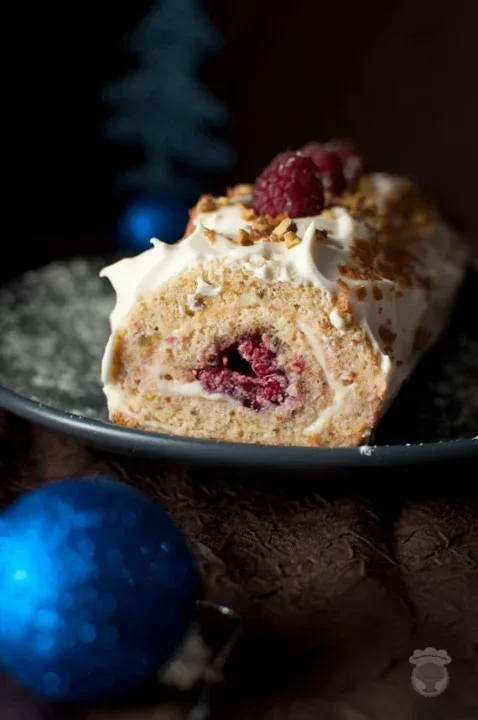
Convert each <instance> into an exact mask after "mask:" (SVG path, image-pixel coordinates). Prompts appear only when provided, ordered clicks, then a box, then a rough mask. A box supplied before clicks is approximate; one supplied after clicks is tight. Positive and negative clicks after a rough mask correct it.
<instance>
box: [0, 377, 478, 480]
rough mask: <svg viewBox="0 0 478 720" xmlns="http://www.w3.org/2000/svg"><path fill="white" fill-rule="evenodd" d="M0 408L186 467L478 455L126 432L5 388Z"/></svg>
mask: <svg viewBox="0 0 478 720" xmlns="http://www.w3.org/2000/svg"><path fill="white" fill-rule="evenodd" d="M0 407H2V408H3V409H4V410H6V411H8V412H11V413H12V414H14V415H16V416H18V417H21V418H23V419H24V420H27V421H29V422H32V423H37V424H38V425H41V426H43V427H46V428H47V429H49V430H53V431H57V432H60V433H62V434H66V435H69V436H72V437H74V438H76V439H77V440H80V441H81V442H83V443H84V444H85V445H86V446H94V447H97V448H101V449H103V450H107V451H114V452H119V453H120V454H122V455H129V456H133V457H135V456H136V457H138V456H140V457H148V458H152V457H154V458H160V459H162V460H165V461H166V460H173V461H178V462H180V463H181V464H190V465H191V464H201V465H235V466H238V467H249V468H256V469H261V468H262V469H280V470H340V469H342V470H344V469H352V468H354V469H356V468H366V467H369V468H371V467H372V466H374V467H377V466H380V467H390V466H406V465H416V464H424V463H430V462H437V461H440V460H442V461H443V460H454V459H455V460H457V459H460V460H464V459H466V458H471V457H478V436H476V437H474V438H460V439H456V440H443V441H438V442H430V443H410V444H406V445H403V444H401V445H371V446H365V447H370V448H371V451H370V453H367V452H364V451H361V449H360V448H359V447H345V448H327V447H310V448H309V447H300V446H275V445H259V444H248V443H232V442H223V441H217V440H201V439H198V438H190V437H181V436H179V435H163V434H160V433H153V432H148V431H144V430H136V429H132V428H125V427H121V426H119V425H114V424H113V423H109V422H105V421H102V420H95V419H94V418H88V417H85V416H83V415H77V414H75V413H68V412H66V411H64V410H59V409H57V408H54V407H52V406H50V405H46V404H44V403H42V402H39V401H36V400H32V399H31V398H28V397H26V396H24V395H21V394H19V393H16V392H14V391H13V390H9V389H8V388H6V387H4V386H2V385H0Z"/></svg>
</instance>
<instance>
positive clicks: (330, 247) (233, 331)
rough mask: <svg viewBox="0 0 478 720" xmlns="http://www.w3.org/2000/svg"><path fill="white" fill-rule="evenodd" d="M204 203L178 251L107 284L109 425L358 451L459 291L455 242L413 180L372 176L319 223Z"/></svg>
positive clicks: (142, 262) (336, 201) (155, 254)
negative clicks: (111, 300)
mask: <svg viewBox="0 0 478 720" xmlns="http://www.w3.org/2000/svg"><path fill="white" fill-rule="evenodd" d="M252 195H253V187H252V186H246V185H242V186H238V187H237V188H234V189H232V190H231V191H230V192H229V194H228V195H227V196H224V197H221V198H213V197H211V196H204V197H203V198H201V199H200V200H199V202H198V204H197V205H196V207H195V208H194V209H193V211H192V212H191V218H190V223H189V225H188V228H187V230H186V234H185V236H184V238H183V239H182V240H181V241H180V242H179V243H177V244H176V245H173V246H171V245H166V244H163V243H161V242H160V241H158V240H153V241H152V243H153V247H152V248H151V249H150V250H148V251H146V252H145V253H142V254H141V255H139V256H138V257H136V258H132V259H125V260H121V261H120V262H119V263H116V264H114V265H112V266H110V267H108V268H106V269H105V270H103V271H102V275H103V276H105V277H108V278H109V280H110V281H111V283H112V284H113V287H114V288H115V290H116V293H117V303H116V307H115V309H114V311H113V313H112V315H111V327H112V334H111V337H110V339H109V341H108V346H107V348H106V352H105V356H104V359H103V367H102V376H103V384H104V391H105V395H106V398H107V403H108V409H109V416H110V419H111V421H112V422H113V423H116V424H119V425H123V426H127V427H131V428H140V429H145V430H149V431H153V432H159V433H166V434H174V435H182V436H189V437H194V438H206V439H215V440H223V441H233V442H245V443H260V444H269V445H295V446H307V445H315V446H329V447H338V446H356V445H360V444H362V443H364V442H367V440H368V438H369V437H370V434H371V433H372V431H373V430H374V428H375V426H376V424H377V422H378V420H379V419H380V417H381V415H382V414H383V412H384V411H385V409H386V408H387V407H388V405H389V403H390V402H391V400H392V399H393V397H394V396H395V394H396V393H397V392H398V390H399V388H400V386H401V385H402V383H403V381H404V380H405V378H406V377H407V376H408V375H409V374H410V372H411V371H412V369H413V367H414V366H415V364H416V363H417V361H418V359H419V357H420V356H421V354H422V353H423V351H424V350H425V349H426V348H427V347H429V346H430V345H431V344H432V343H433V342H434V340H435V339H436V338H437V337H438V335H439V334H440V332H441V329H442V328H443V326H444V324H445V322H446V317H447V314H448V312H449V310H450V308H451V305H452V301H453V297H454V295H455V292H456V290H457V288H458V286H459V284H460V282H461V280H462V278H463V275H464V273H465V268H466V264H467V258H468V253H467V250H466V246H465V244H464V243H463V241H462V240H461V239H460V238H458V237H457V235H456V234H455V233H454V232H453V231H452V230H451V229H450V228H448V227H447V226H446V225H445V224H444V223H443V222H442V221H441V220H440V219H439V217H438V216H437V214H436V213H435V212H434V211H433V210H432V208H431V207H430V206H429V205H428V204H427V203H425V202H424V201H423V200H422V199H421V197H420V196H419V194H418V193H417V191H416V189H415V188H414V186H413V184H412V183H410V181H408V180H405V179H402V178H395V177H393V176H388V175H383V174H374V175H367V176H365V177H363V178H362V179H361V181H360V184H359V186H358V187H357V188H356V189H355V191H354V192H345V193H344V194H343V196H342V197H341V198H333V197H329V198H326V200H325V205H324V208H323V209H322V210H321V212H320V213H318V214H317V215H315V216H308V217H295V218H291V217H289V216H288V215H287V214H286V213H280V214H279V215H276V216H275V217H272V216H265V215H259V214H258V213H257V211H256V210H255V209H254V207H253V202H252Z"/></svg>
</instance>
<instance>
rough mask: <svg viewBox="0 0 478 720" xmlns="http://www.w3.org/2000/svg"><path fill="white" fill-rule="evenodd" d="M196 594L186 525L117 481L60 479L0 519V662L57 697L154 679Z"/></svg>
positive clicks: (91, 696)
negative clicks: (183, 529)
mask: <svg viewBox="0 0 478 720" xmlns="http://www.w3.org/2000/svg"><path fill="white" fill-rule="evenodd" d="M197 597H198V586H197V576H196V571H195V565H194V562H193V559H192V556H191V554H190V552H189V550H188V548H187V546H186V543H185V541H184V538H183V536H182V534H181V533H180V531H179V530H178V528H177V527H176V526H175V525H174V524H173V522H172V521H171V520H170V518H169V516H168V515H167V514H166V512H165V511H164V510H163V509H162V508H161V507H160V505H158V504H157V503H156V502H154V501H153V500H151V499H150V498H148V497H147V496H146V495H143V494H142V493H139V492H138V491H136V490H134V489H133V488H130V487H128V486H126V485H123V484H120V483H118V482H116V481H114V480H111V479H108V478H95V479H85V480H64V481H62V482H59V483H54V484H52V485H49V486H46V487H43V488H41V489H39V490H37V491H35V492H32V493H28V494H26V495H24V496H23V497H21V498H20V499H19V500H18V501H17V502H15V503H13V504H12V505H11V506H10V507H9V508H7V510H6V511H4V512H3V513H2V514H1V515H0V665H2V666H3V667H4V669H5V670H6V671H7V672H9V673H10V674H11V675H12V676H13V677H14V678H16V680H17V681H19V682H20V683H22V684H23V685H25V686H27V687H29V688H30V689H31V690H33V691H35V692H37V693H39V694H40V695H42V696H44V697H46V698H48V699H50V700H59V701H68V702H69V701H74V702H89V701H94V700H100V699H102V698H105V697H106V696H108V695H112V694H116V693H120V692H123V691H127V690H128V689H130V688H132V687H133V686H135V685H137V684H139V683H140V682H142V681H144V680H147V679H149V678H151V677H152V676H153V675H154V674H155V672H156V671H157V670H158V669H159V668H160V667H161V666H162V665H163V664H164V663H165V662H166V661H167V660H168V659H169V658H170V657H171V655H172V653H173V651H174V649H175V648H176V646H177V645H178V644H179V643H180V642H181V640H182V639H183V638H184V636H185V634H186V632H187V629H188V628H189V626H190V624H191V622H192V621H193V620H194V617H195V612H196V601H197Z"/></svg>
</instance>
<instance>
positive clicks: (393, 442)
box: [0, 258, 478, 469]
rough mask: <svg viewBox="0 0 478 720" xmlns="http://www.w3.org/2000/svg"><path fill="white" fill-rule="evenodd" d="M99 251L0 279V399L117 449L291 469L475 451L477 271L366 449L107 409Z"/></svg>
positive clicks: (104, 284)
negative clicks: (221, 433) (266, 442)
mask: <svg viewBox="0 0 478 720" xmlns="http://www.w3.org/2000/svg"><path fill="white" fill-rule="evenodd" d="M103 265H104V261H102V260H99V259H97V258H95V259H75V260H70V261H67V262H59V263H54V264H52V265H49V266H47V267H45V268H42V269H40V270H35V271H33V272H29V273H26V274H25V275H23V276H22V277H20V278H19V279H18V280H16V281H15V282H13V283H11V284H9V285H7V286H5V287H3V288H2V289H0V338H1V341H0V406H3V407H4V408H5V409H7V410H10V411H11V412H12V413H15V414H17V415H19V416H21V417H23V418H25V419H27V420H30V421H32V422H36V423H39V424H41V425H44V426H46V427H49V428H51V429H54V430H58V431H60V432H63V433H67V434H69V435H73V436H75V437H77V438H79V439H81V440H83V441H84V442H85V443H87V444H89V445H94V446H98V447H101V448H104V449H106V450H111V451H114V452H118V453H122V454H133V455H141V456H147V457H150V458H161V459H176V460H181V461H186V462H193V463H196V462H201V463H202V462H206V463H208V464H216V463H220V464H223V463H226V464H231V465H236V466H246V465H247V466H255V467H259V466H260V467H264V468H266V467H268V468H271V469H276V468H295V469H319V468H346V467H357V466H370V465H389V464H409V463H416V462H429V461H436V460H445V459H454V458H463V457H470V456H472V455H475V456H477V457H478V437H477V435H478V324H477V323H476V319H475V318H476V308H477V307H478V276H477V274H476V272H475V271H472V272H471V273H470V275H469V277H468V279H467V281H466V283H465V285H464V287H463V289H462V292H461V295H460V299H459V302H458V304H457V308H456V311H455V313H454V317H453V320H452V322H451V325H450V327H449V329H448V331H447V333H446V335H445V336H444V337H443V339H442V340H441V342H440V343H439V345H438V346H437V347H436V348H435V349H433V350H432V351H431V352H430V353H429V354H428V355H427V356H426V358H425V359H424V361H423V362H422V363H421V365H420V367H419V368H418V370H417V372H416V373H415V375H414V376H413V378H412V379H411V380H410V381H409V382H408V383H407V385H406V386H405V387H404V388H403V390H402V392H401V393H400V395H399V397H398V399H397V400H396V402H395V403H394V405H393V407H392V408H391V410H390V411H389V413H388V414H387V415H386V417H385V419H384V420H383V422H382V423H381V425H380V427H379V428H378V430H377V433H376V439H375V443H376V444H375V445H373V446H369V447H366V448H360V449H357V448H345V449H327V448H323V449H322V448H285V447H266V446H261V445H242V444H233V443H221V442H214V441H202V440H192V439H188V438H180V437H169V436H166V435H156V434H153V433H146V432H141V431H136V430H129V429H125V428H119V427H116V426H114V425H112V424H111V423H109V422H108V420H107V415H106V406H105V401H104V396H103V393H102V390H101V386H100V383H99V373H100V361H101V357H102V353H103V349H104V346H105V343H106V339H107V337H108V330H109V325H108V316H109V313H110V311H111V309H112V307H113V302H114V296H113V292H112V290H111V288H110V285H109V283H108V281H107V280H100V279H99V278H98V272H99V270H100V268H101V267H102V266H103Z"/></svg>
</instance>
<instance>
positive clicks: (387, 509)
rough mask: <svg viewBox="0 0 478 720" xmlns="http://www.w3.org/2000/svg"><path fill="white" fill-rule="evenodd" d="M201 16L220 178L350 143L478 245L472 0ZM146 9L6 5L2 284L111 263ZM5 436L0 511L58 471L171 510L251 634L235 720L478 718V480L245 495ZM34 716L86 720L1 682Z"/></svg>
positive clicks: (0, 696)
mask: <svg viewBox="0 0 478 720" xmlns="http://www.w3.org/2000/svg"><path fill="white" fill-rule="evenodd" d="M207 4H208V7H209V11H210V15H211V18H212V19H213V20H214V21H215V22H216V24H217V26H218V27H219V28H220V29H222V31H223V34H224V37H225V41H226V48H225V51H224V53H223V54H222V56H221V58H217V59H216V60H215V61H213V62H211V63H210V64H209V66H208V68H206V70H205V72H206V74H207V77H208V78H209V80H210V83H211V86H212V87H214V88H215V90H216V92H217V93H218V95H219V96H220V97H222V98H223V99H224V100H226V101H227V102H228V104H229V105H230V107H231V109H232V112H233V118H232V123H231V126H230V137H231V140H232V142H233V144H234V145H235V147H236V149H237V152H238V157H239V162H238V165H237V167H236V168H235V170H234V173H233V174H232V175H231V176H230V177H227V178H223V179H221V183H222V182H224V183H229V182H233V181H234V180H238V181H241V180H249V179H253V178H254V176H255V175H256V174H257V173H258V172H259V171H260V169H261V168H262V166H263V165H264V164H265V163H266V162H267V161H268V160H269V159H270V157H271V156H272V155H273V154H274V153H275V152H277V151H279V150H281V149H283V148H284V147H286V146H296V145H298V144H300V143H302V142H304V141H307V140H309V139H311V138H314V137H315V138H319V139H320V138H326V137H329V136H332V135H344V134H345V135H351V136H353V137H355V138H356V140H357V141H358V142H359V143H360V145H361V146H362V147H363V148H364V150H365V151H366V152H367V153H368V155H369V156H370V157H371V159H372V161H373V162H374V164H375V166H376V167H378V168H384V169H389V170H393V171H398V172H407V173H411V174H412V175H415V176H416V177H417V178H418V179H419V180H420V181H421V182H422V183H423V184H424V185H425V186H426V187H427V188H428V189H429V190H430V191H431V192H432V193H433V194H434V195H435V197H436V198H437V199H438V200H439V201H440V203H441V204H442V207H443V209H444V212H446V213H447V214H448V215H449V216H450V217H452V218H453V219H455V221H456V222H457V223H458V224H459V225H460V226H461V227H463V228H464V229H465V230H466V231H467V232H468V233H469V234H470V236H471V237H474V236H478V220H477V219H476V218H477V216H476V212H475V206H476V200H475V195H476V187H477V186H476V181H475V175H476V169H477V167H478V140H477V137H476V127H478V100H477V99H476V92H475V87H474V75H475V68H476V67H477V66H478V62H477V61H478V46H477V45H476V42H475V34H476V28H477V27H478V5H477V4H476V3H475V2H471V1H470V0H454V1H453V2H451V1H449V0H381V1H379V0H362V1H361V2H357V1H356V0H333V1H330V2H322V1H319V0H315V1H314V0H309V2H307V1H306V0H294V2H291V3H288V4H286V5H285V6H284V8H283V10H281V9H279V7H278V5H279V4H278V2H273V1H272V0H261V1H260V2H258V1H256V2H254V0H243V1H242V2H235V1H233V0H229V1H226V0H220V1H219V0H209V1H208V3H207ZM146 9H147V3H146V2H144V0H141V2H135V3H127V4H117V3H113V2H111V0H103V2H101V3H98V2H95V3H93V2H91V0H90V1H88V2H86V1H85V2H82V3H74V2H73V3H64V4H60V3H59V2H45V3H34V2H33V0H29V1H28V2H23V3H21V4H20V3H17V4H15V5H13V4H12V6H11V7H10V8H9V10H8V12H7V10H6V9H3V8H2V13H3V23H2V27H3V34H4V37H3V40H2V53H3V63H2V68H3V73H2V80H3V86H2V101H3V102H2V116H1V123H2V127H3V131H2V144H1V147H0V152H1V161H2V170H3V173H4V175H5V179H6V182H7V185H8V190H7V192H6V194H5V195H4V202H3V203H2V217H1V222H0V232H1V240H0V274H1V275H3V276H4V277H7V276H12V275H14V274H16V273H17V272H19V271H20V270H21V269H23V268H26V267H33V266H36V265H40V264H42V263H43V262H45V261H46V260H48V259H51V258H56V257H68V256H72V255H76V254H79V253H84V252H102V251H103V250H104V249H105V248H107V247H108V243H109V242H110V240H111V229H112V223H113V222H114V220H115V218H116V217H117V215H118V213H119V212H120V211H121V207H122V202H123V198H122V196H120V195H119V194H118V193H117V192H116V191H115V185H114V183H115V176H116V173H117V171H118V170H119V169H120V168H121V166H122V165H123V164H124V163H125V161H126V158H125V154H124V153H123V152H122V151H120V150H119V149H114V148H111V147H108V146H106V145H105V144H104V143H103V141H102V138H101V123H102V121H103V119H104V117H105V110H104V108H103V107H102V105H101V102H100V97H99V94H100V91H101V88H102V86H103V85H104V83H105V82H107V81H110V80H112V79H113V78H114V77H115V76H116V75H117V74H119V73H121V72H123V71H124V70H125V69H126V68H127V67H129V66H130V65H131V63H130V61H129V60H128V58H127V57H126V56H125V55H124V54H122V52H121V45H122V38H123V34H124V32H125V31H127V30H128V29H130V28H132V27H133V26H134V25H135V23H136V22H137V21H138V19H139V18H140V17H141V16H142V14H143V13H144V12H145V10H146ZM204 189H205V190H208V189H209V187H205V188H204ZM0 426H1V430H0V445H1V450H0V483H1V485H0V488H1V500H2V502H8V501H9V500H11V499H13V498H14V497H15V496H16V495H17V494H18V493H19V492H21V491H22V490H24V489H26V488H29V487H34V486H36V485H38V484H40V483H43V482H46V481H49V480H52V479H55V478H58V477H62V476H64V475H68V474H73V475H83V474H89V473H95V472H104V471H105V470H109V471H112V472H114V473H115V474H117V476H118V477H119V478H121V479H123V480H126V481H129V482H133V483H135V484H137V485H139V486H141V487H143V488H145V489H146V490H147V491H148V492H150V493H152V494H153V495H155V496H156V497H159V498H160V499H161V501H162V502H163V503H164V504H165V505H166V507H168V508H169V509H170V510H171V511H172V512H173V514H174V516H175V517H176V519H177V520H178V522H179V523H180V525H181V526H182V528H183V529H184V530H185V532H186V534H187V536H188V538H189V540H190V541H191V543H192V544H193V547H194V550H195V552H196V555H197V558H198V561H199V564H200V569H201V574H202V577H203V580H204V585H205V593H206V595H207V596H208V597H210V598H213V599H216V600H219V601H226V602H231V603H232V604H233V605H234V606H236V607H238V608H239V609H242V610H244V611H245V613H246V616H247V617H248V618H249V623H250V624H249V626H248V631H247V633H246V636H245V638H244V641H243V643H242V644H241V646H240V647H239V649H238V653H237V655H236V658H235V659H233V661H232V664H231V668H230V672H229V680H228V684H227V686H226V691H225V693H224V694H223V696H222V698H220V699H219V704H218V706H217V717H220V718H221V720H222V719H224V720H226V719H227V720H232V719H233V718H236V717H237V718H248V720H254V719H255V718H267V720H269V719H270V720H286V719H287V720H289V719H290V720H322V718H323V719H324V720H382V719H383V718H386V719H387V720H429V719H430V720H431V719H432V718H433V720H442V718H443V720H448V719H450V720H451V719H452V720H471V719H472V718H477V717H478V698H477V694H476V647H477V644H478V622H477V607H478V605H477V597H478V577H477V558H478V504H477V497H476V491H475V487H474V485H475V481H476V477H477V471H476V470H477V468H476V467H475V466H473V465H469V466H467V467H465V466H460V465H455V466H453V468H451V469H450V468H447V469H445V468H441V469H440V471H441V472H442V473H443V474H444V482H442V484H441V485H440V486H439V485H438V475H439V473H438V472H437V470H436V468H428V469H427V471H425V472H424V471H423V469H418V470H415V471H413V473H414V474H412V471H410V472H407V473H403V472H400V471H397V472H392V471H384V472H383V473H379V474H378V475H374V477H373V478H372V477H368V478H365V479H364V478H363V477H360V478H359V477H358V476H356V475H354V474H351V475H350V476H348V477H347V478H345V480H346V483H347V484H346V485H345V486H344V485H343V484H338V483H337V480H334V482H333V483H331V482H330V480H331V479H330V478H329V477H317V485H316V486H315V487H314V489H313V491H311V489H310V487H309V489H308V490H305V489H304V488H302V487H300V486H298V487H297V488H295V489H294V490H284V489H283V488H282V489H281V488H277V487H276V488H274V487H268V488H264V487H263V488H261V487H260V484H258V485H257V486H256V487H255V488H253V489H251V487H250V486H248V487H244V486H241V485H231V484H228V483H226V482H225V479H226V478H229V476H230V473H229V471H227V470H224V472H222V473H221V472H219V473H217V472H216V473H215V474H214V475H211V474H208V473H204V472H198V471H195V470H194V469H190V470H189V471H188V472H185V471H184V470H183V469H177V468H176V469H172V470H170V471H168V472H165V470H164V469H163V468H158V467H156V468H154V469H151V468H145V467H143V466H140V465H138V464H135V465H131V464H125V463H123V462H121V461H120V460H119V459H115V458H106V457H104V456H101V455H99V454H94V453H90V452H88V451H86V450H85V449H84V448H81V447H80V446H79V445H77V444H75V443H74V442H72V441H69V440H65V439H62V438H60V437H59V436H57V435H53V434H51V433H48V432H46V431H42V430H40V429H36V428H32V427H30V426H28V425H26V424H24V423H22V422H17V421H16V420H14V419H13V418H2V419H1V420H0ZM405 479H408V480H409V481H410V480H411V483H408V484H405ZM252 480H254V478H252ZM257 480H258V481H260V478H257ZM427 645H432V646H435V647H445V648H446V649H447V650H448V652H449V653H450V655H451V656H452V658H453V662H452V664H451V666H450V677H451V683H450V688H449V690H447V692H446V693H445V694H444V695H443V696H441V697H440V698H437V699H434V700H430V699H424V698H421V697H419V696H418V695H417V694H416V693H414V691H413V690H412V688H411V685H410V671H411V666H410V665H409V663H408V657H409V655H410V654H411V653H412V652H413V650H414V649H415V648H416V647H419V648H423V647H425V646H427ZM144 701H145V698H144V697H138V698H136V699H135V700H134V704H135V705H138V704H140V703H142V702H144ZM35 708H36V709H35ZM124 712H126V714H123V713H122V712H121V711H119V710H114V711H113V710H112V711H110V712H109V713H108V714H107V715H106V717H108V718H111V719H113V718H114V720H121V719H124V720H132V719H133V718H134V720H139V719H141V720H172V719H173V718H177V717H183V715H181V713H180V710H178V708H177V707H176V706H175V709H174V710H173V709H171V710H170V711H168V710H166V709H164V708H162V707H161V706H160V703H159V701H158V702H157V703H156V701H155V702H154V703H153V706H152V707H151V708H149V709H143V710H142V711H139V710H134V709H131V710H130V711H124ZM40 715H41V716H42V717H46V716H48V717H53V716H55V717H56V718H58V717H62V718H70V717H73V711H70V710H69V711H68V712H67V713H66V715H65V713H63V714H62V713H61V712H56V713H53V709H52V708H43V709H39V707H38V706H37V705H32V704H31V703H30V702H29V701H28V700H27V699H26V696H25V695H23V694H19V693H18V692H17V691H15V690H13V689H11V690H8V691H7V688H6V686H5V685H4V686H3V689H2V692H1V693H0V718H1V720H38V718H39V717H40ZM83 718H84V715H83ZM100 718H101V720H102V719H103V716H102V715H99V714H96V713H95V714H91V715H89V716H88V720H99V719H100Z"/></svg>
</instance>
